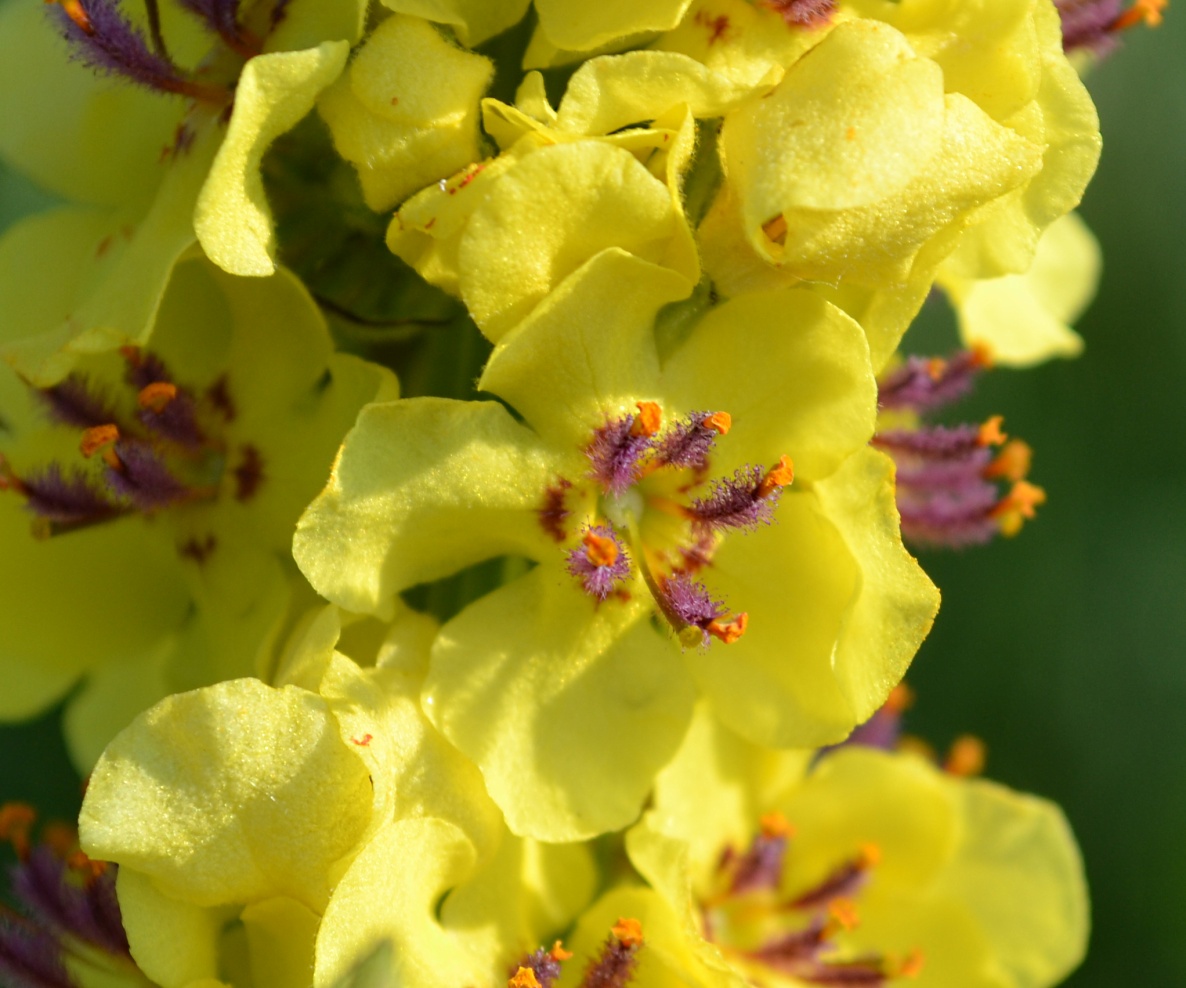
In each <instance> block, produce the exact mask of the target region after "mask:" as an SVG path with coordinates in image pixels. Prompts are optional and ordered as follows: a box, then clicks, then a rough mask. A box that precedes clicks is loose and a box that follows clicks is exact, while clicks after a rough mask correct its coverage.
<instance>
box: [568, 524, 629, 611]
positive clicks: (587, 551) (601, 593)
mask: <svg viewBox="0 0 1186 988" xmlns="http://www.w3.org/2000/svg"><path fill="white" fill-rule="evenodd" d="M585 534H586V535H591V536H593V537H595V538H597V539H608V540H609V541H610V542H611V543H612V544H613V546H614V549H615V552H616V555H615V557H614V560H613V562H611V563H608V564H604V563H603V564H599V563H598V562H597V561H596V553H595V551H594V550H593V548H592V547H591V546H590V545H589V543H588V542H587V541H584V542H582V543H581V544H580V545H579V546H577V547H576V548H575V549H570V550H569V552H568V556H567V558H568V572H569V573H570V574H571V575H573V576H575V577H576V578H577V579H579V580H580V581H581V586H582V587H584V589H585V593H587V594H589V595H590V596H591V597H596V598H597V599H598V600H605V599H606V598H607V597H608V596H609V595H610V594H611V593H613V592H614V589H615V588H616V587H617V585H618V584H619V583H621V582H623V581H624V580H626V579H628V578H629V576H630V556H629V555H627V553H626V546H625V545H624V544H623V543H622V540H621V538H619V536H618V533H617V532H615V531H614V530H613V527H612V526H610V525H590V526H588V527H586V529H585Z"/></svg>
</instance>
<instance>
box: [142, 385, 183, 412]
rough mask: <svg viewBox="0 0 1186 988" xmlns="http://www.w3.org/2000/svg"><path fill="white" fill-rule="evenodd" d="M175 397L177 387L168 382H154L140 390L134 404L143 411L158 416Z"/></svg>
mask: <svg viewBox="0 0 1186 988" xmlns="http://www.w3.org/2000/svg"><path fill="white" fill-rule="evenodd" d="M176 397H177V385H176V384H173V383H172V382H170V381H154V382H153V383H152V384H149V385H146V386H145V387H143V388H141V389H140V393H139V394H138V395H137V396H136V403H137V404H138V405H139V406H140V407H141V408H145V409H149V410H151V411H154V412H156V413H157V414H160V413H161V412H163V411H164V410H165V409H166V408H167V407H168V405H169V403H170V402H172V401H173V400H174V399H175V398H176Z"/></svg>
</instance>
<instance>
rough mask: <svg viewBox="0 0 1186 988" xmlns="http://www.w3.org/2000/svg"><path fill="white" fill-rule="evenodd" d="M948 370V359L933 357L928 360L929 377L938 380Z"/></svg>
mask: <svg viewBox="0 0 1186 988" xmlns="http://www.w3.org/2000/svg"><path fill="white" fill-rule="evenodd" d="M946 370H947V361H946V360H944V359H943V358H942V357H932V358H931V359H930V360H928V361H927V377H929V378H930V379H931V380H932V381H938V380H939V379H940V378H941V377H942V376H943V374H944V372H945V371H946Z"/></svg>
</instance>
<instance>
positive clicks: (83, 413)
mask: <svg viewBox="0 0 1186 988" xmlns="http://www.w3.org/2000/svg"><path fill="white" fill-rule="evenodd" d="M33 393H34V395H36V397H37V399H38V401H40V402H41V405H42V407H43V408H44V409H45V413H46V415H47V416H48V417H49V419H50V421H51V422H56V423H57V424H58V425H68V426H73V427H74V428H77V429H90V428H93V427H94V426H96V425H104V424H106V423H107V422H115V421H116V416H115V412H114V410H113V409H112V407H111V405H110V403H109V402H108V400H107V398H106V397H105V396H104V395H103V394H102V393H101V392H100V391H99V390H98V389H97V388H95V386H94V385H92V384H91V382H89V381H88V380H87V379H86V378H84V377H82V376H80V375H78V374H71V375H70V376H69V377H67V378H65V379H64V380H62V381H60V382H59V383H58V384H55V385H53V386H52V387H48V388H38V389H35V390H34V392H33Z"/></svg>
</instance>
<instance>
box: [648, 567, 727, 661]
mask: <svg viewBox="0 0 1186 988" xmlns="http://www.w3.org/2000/svg"><path fill="white" fill-rule="evenodd" d="M658 604H659V608H660V610H662V611H663V613H664V615H665V616H666V617H667V619H668V620H669V621H670V622H671V623H672V624H673V625H674V626H675V627H676V628H685V627H695V628H699V629H700V630H701V631H702V632H703V634H704V645H705V646H707V645H708V642H709V634H708V626H709V625H710V624H712V623H713V622H714V621H719V620H720V619H721V618H722V617H724V616H725V613H726V611H725V602H724V601H723V600H714V599H713V596H712V594H711V593H709V591H708V588H707V587H706V586H705V585H704V584H703V583H698V582H696V581H695V580H693V579H692V578H691V577H689V576H687V575H686V574H683V573H676V574H675V575H674V576H672V577H670V578H669V579H665V580H661V581H660V582H659V600H658Z"/></svg>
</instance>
